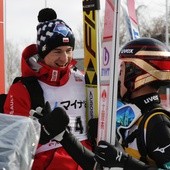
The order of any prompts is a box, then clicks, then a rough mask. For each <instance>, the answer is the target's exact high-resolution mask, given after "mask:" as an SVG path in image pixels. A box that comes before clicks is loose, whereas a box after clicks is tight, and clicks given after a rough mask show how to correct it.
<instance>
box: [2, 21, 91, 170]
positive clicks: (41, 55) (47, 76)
mask: <svg viewBox="0 0 170 170" xmlns="http://www.w3.org/2000/svg"><path fill="white" fill-rule="evenodd" d="M43 27H45V28H46V29H44V28H43ZM37 32H38V36H37V45H35V44H32V45H30V46H28V47H27V48H25V50H24V51H23V54H22V60H21V71H22V76H23V77H28V76H33V77H36V78H37V79H38V82H39V84H40V86H41V88H42V89H43V95H44V100H45V102H47V101H48V102H49V103H50V106H51V109H52V110H53V109H54V108H56V107H62V108H64V109H65V110H66V113H67V114H68V116H69V118H70V123H69V129H70V131H71V132H72V133H73V134H74V135H75V136H76V137H77V139H79V141H81V143H82V144H83V145H84V146H86V147H87V148H89V149H91V146H90V143H89V142H88V140H87V135H86V116H85V107H86V96H85V82H84V75H83V74H82V73H81V72H80V71H79V70H77V69H73V67H74V65H75V63H76V62H75V61H74V60H73V59H72V56H73V50H74V35H73V33H72V31H71V29H70V28H69V27H68V26H67V25H66V24H65V23H64V22H63V21H62V20H58V19H55V20H50V21H45V22H42V21H41V22H40V24H39V25H38V26H37ZM44 33H46V34H44ZM47 34H48V35H50V36H47ZM31 109H32V108H31V101H30V96H29V93H28V91H27V89H26V88H25V86H24V85H23V84H22V82H20V81H19V82H17V83H15V84H13V85H11V87H10V89H9V92H8V95H7V99H6V102H5V105H4V112H5V113H7V114H11V115H22V116H30V115H29V112H30V110H31ZM81 169H82V168H81V167H80V166H79V165H78V164H77V163H76V162H75V161H74V160H73V159H72V158H71V157H70V156H69V155H68V153H67V152H66V151H65V150H64V148H63V147H62V146H61V145H60V144H59V143H57V142H56V141H53V140H51V141H50V142H49V143H47V144H44V145H41V144H40V145H39V147H38V148H37V151H36V155H35V159H34V163H33V167H32V170H81Z"/></svg>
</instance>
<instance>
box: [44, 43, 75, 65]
mask: <svg viewBox="0 0 170 170" xmlns="http://www.w3.org/2000/svg"><path fill="white" fill-rule="evenodd" d="M72 58H73V48H72V47H71V46H60V47H57V48H55V49H53V50H52V51H50V52H49V53H48V54H47V55H46V56H45V58H44V62H45V64H47V65H48V66H51V67H55V68H58V67H60V68H65V67H66V66H67V65H68V64H69V63H70V62H71V60H72Z"/></svg>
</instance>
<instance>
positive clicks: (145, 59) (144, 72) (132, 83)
mask: <svg viewBox="0 0 170 170" xmlns="http://www.w3.org/2000/svg"><path fill="white" fill-rule="evenodd" d="M120 60H121V62H122V65H123V66H124V67H122V70H121V73H122V76H121V75H120V77H121V78H120V79H121V81H122V82H121V83H120V84H122V85H121V86H123V88H124V93H122V95H121V97H122V100H123V101H124V102H127V103H133V104H136V105H137V106H138V107H139V108H140V109H141V112H142V114H143V116H145V115H147V114H150V116H148V118H147V119H146V120H145V122H146V123H145V124H144V129H143V133H142V134H141V133H138V134H136V135H137V136H140V135H143V136H142V137H143V138H144V147H145V148H144V149H145V150H146V152H147V156H148V157H147V158H148V159H147V161H148V163H149V164H152V163H154V164H155V165H156V166H157V167H159V168H165V169H169V168H170V119H169V116H167V113H168V112H167V111H166V110H165V108H163V106H162V105H161V101H160V97H159V94H158V93H157V92H155V93H152V92H148V93H147V94H146V93H145V94H143V95H140V96H138V97H135V98H133V99H132V98H131V96H132V94H133V93H134V92H136V91H137V90H138V91H139V90H140V89H142V88H143V87H145V86H149V87H151V88H153V89H159V87H160V86H164V85H167V84H168V83H169V82H170V50H169V49H168V48H167V47H166V46H165V45H164V44H163V43H162V42H160V41H158V40H155V39H152V38H139V39H136V40H133V41H130V42H129V43H127V44H126V45H125V46H124V47H123V48H122V49H121V51H120ZM122 77H123V78H122ZM121 88H122V87H120V89H121ZM141 119H142V118H141ZM141 119H139V120H138V121H137V123H135V124H134V125H133V126H132V127H131V128H130V129H127V130H126V131H125V132H124V133H123V137H124V139H125V140H126V139H127V138H128V136H130V135H131V134H132V133H133V132H134V131H135V130H136V129H137V128H138V125H139V124H140V121H141ZM133 134H134V133H133ZM126 144H127V145H124V146H125V150H126V152H128V154H130V155H131V156H133V157H136V158H137V159H140V158H141V154H140V153H139V150H140V148H139V143H138V141H137V139H136V138H129V143H126Z"/></svg>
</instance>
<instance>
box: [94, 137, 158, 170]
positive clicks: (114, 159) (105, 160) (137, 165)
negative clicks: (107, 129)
mask: <svg viewBox="0 0 170 170" xmlns="http://www.w3.org/2000/svg"><path fill="white" fill-rule="evenodd" d="M94 157H95V160H96V161H97V162H98V163H99V164H100V165H102V166H103V167H109V168H111V167H121V168H123V169H124V170H157V168H156V167H151V166H149V165H146V164H145V163H143V162H142V161H139V160H138V159H135V158H133V157H131V156H129V155H128V154H127V153H125V152H124V150H123V148H122V146H121V145H120V143H119V142H118V141H117V140H116V141H115V146H113V145H111V144H110V143H108V142H106V141H100V142H99V145H98V146H97V148H96V152H95V156H94Z"/></svg>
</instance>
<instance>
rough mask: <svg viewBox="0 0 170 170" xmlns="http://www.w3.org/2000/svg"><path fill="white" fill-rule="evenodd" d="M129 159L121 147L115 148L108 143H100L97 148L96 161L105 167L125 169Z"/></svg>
mask: <svg viewBox="0 0 170 170" xmlns="http://www.w3.org/2000/svg"><path fill="white" fill-rule="evenodd" d="M117 142H118V141H117ZM127 158H128V156H127V154H125V153H123V152H122V150H121V149H119V146H113V145H111V144H110V143H108V142H106V141H100V142H99V144H98V146H97V147H96V151H95V159H96V161H97V162H98V163H99V164H100V165H102V166H103V167H109V168H111V167H124V163H125V161H126V160H127Z"/></svg>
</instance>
